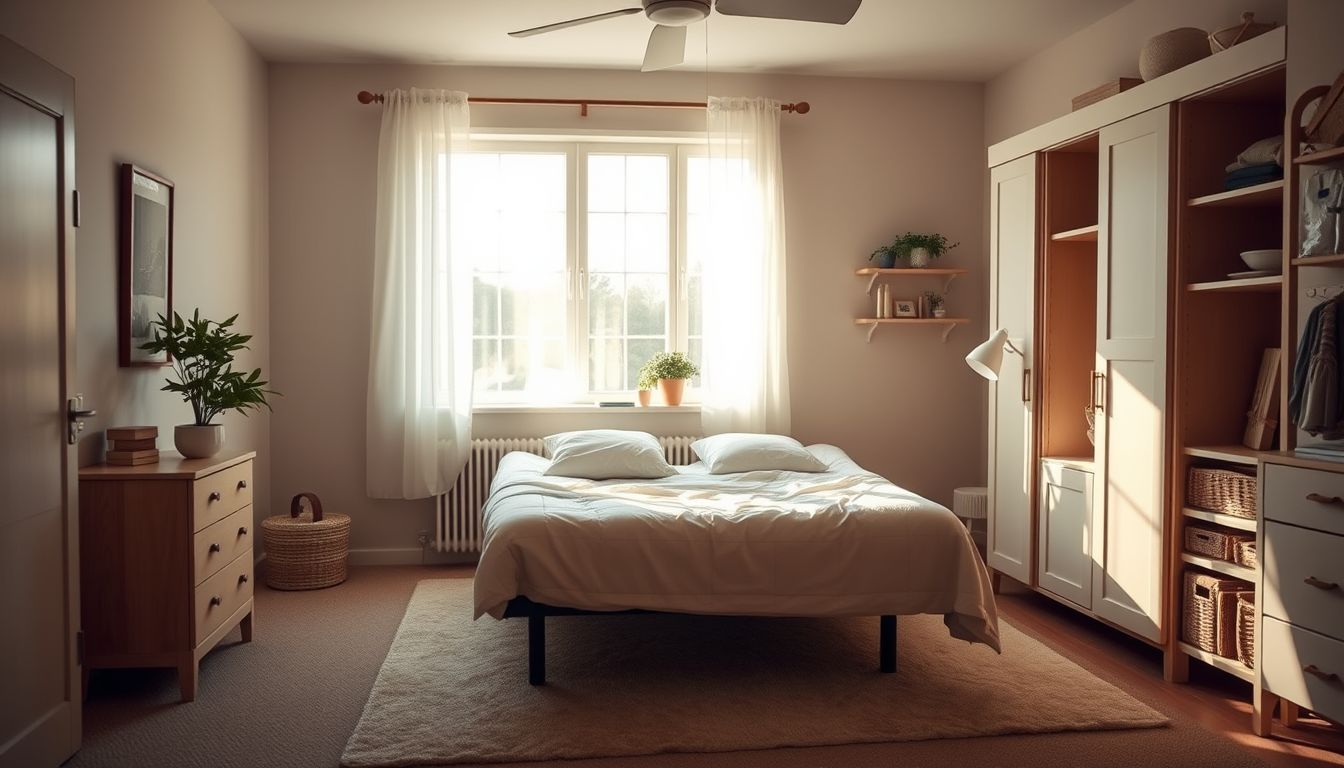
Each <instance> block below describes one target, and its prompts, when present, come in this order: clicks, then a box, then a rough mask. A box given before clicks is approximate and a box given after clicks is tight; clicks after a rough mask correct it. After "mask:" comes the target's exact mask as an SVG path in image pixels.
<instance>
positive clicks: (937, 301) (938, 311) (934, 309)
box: [924, 291, 947, 317]
mask: <svg viewBox="0 0 1344 768" xmlns="http://www.w3.org/2000/svg"><path fill="white" fill-rule="evenodd" d="M945 302H946V299H944V298H943V294H941V293H937V292H935V291H925V292H924V305H925V306H927V307H928V308H929V313H930V314H931V315H933V316H934V317H946V316H947V309H946V308H945V307H944V306H943V305H944V303H945Z"/></svg>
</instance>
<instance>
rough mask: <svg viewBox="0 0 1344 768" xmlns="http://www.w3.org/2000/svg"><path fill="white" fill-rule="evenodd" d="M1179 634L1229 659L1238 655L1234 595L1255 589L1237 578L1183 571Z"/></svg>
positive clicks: (1210, 651)
mask: <svg viewBox="0 0 1344 768" xmlns="http://www.w3.org/2000/svg"><path fill="white" fill-rule="evenodd" d="M1184 592H1185V599H1184V601H1183V603H1184V610H1183V611H1182V612H1181V614H1182V616H1181V636H1182V638H1183V639H1184V640H1185V642H1187V643H1189V644H1191V645H1193V646H1195V647H1196V648H1200V649H1202V650H1205V651H1208V652H1209V653H1216V654H1218V655H1219V656H1224V657H1226V658H1229V659H1235V658H1236V657H1237V633H1236V626H1237V618H1236V617H1237V596H1238V595H1239V594H1241V593H1244V592H1250V593H1252V594H1253V593H1254V592H1255V587H1254V586H1253V585H1251V584H1249V583H1247V582H1245V581H1241V580H1239V579H1228V578H1224V577H1221V576H1214V575H1212V574H1208V573H1203V572H1201V571H1186V572H1185V590H1184Z"/></svg>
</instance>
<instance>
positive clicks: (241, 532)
mask: <svg viewBox="0 0 1344 768" xmlns="http://www.w3.org/2000/svg"><path fill="white" fill-rule="evenodd" d="M238 535H239V536H246V535H247V526H246V525H243V526H239V528H238Z"/></svg>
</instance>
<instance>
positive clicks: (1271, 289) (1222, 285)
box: [1185, 275, 1283, 293]
mask: <svg viewBox="0 0 1344 768" xmlns="http://www.w3.org/2000/svg"><path fill="white" fill-rule="evenodd" d="M1185 289H1186V290H1187V291H1196V292H1198V291H1226V292H1228V293H1278V292H1280V291H1282V290H1283V275H1265V276H1264V277H1243V278H1238V279H1235V280H1213V281H1210V282H1207V283H1190V284H1189V285H1187V286H1186V287H1185Z"/></svg>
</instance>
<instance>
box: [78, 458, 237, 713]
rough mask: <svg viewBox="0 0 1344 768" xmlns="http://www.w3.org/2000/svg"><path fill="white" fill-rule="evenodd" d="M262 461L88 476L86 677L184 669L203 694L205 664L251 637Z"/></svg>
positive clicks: (84, 504)
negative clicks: (121, 670) (222, 648)
mask: <svg viewBox="0 0 1344 768" xmlns="http://www.w3.org/2000/svg"><path fill="white" fill-rule="evenodd" d="M255 457H256V453H254V452H247V453H233V454H227V453H226V454H221V455H220V456H216V457H214V458H210V459H184V458H182V457H181V456H177V455H175V454H164V455H163V457H162V458H161V459H160V461H159V463H157V464H144V465H140V466H135V467H114V466H107V465H98V466H91V467H85V468H83V469H81V470H80V472H79V543H80V564H79V572H80V590H81V595H80V604H81V606H82V616H83V623H84V674H85V683H86V685H87V682H88V673H89V670H90V669H95V668H106V667H177V672H178V683H179V685H180V687H181V689H182V700H183V701H191V700H193V699H195V698H196V677H197V670H198V668H199V665H200V661H201V657H202V656H204V655H205V654H207V653H209V652H210V650H211V649H212V648H214V647H215V645H216V644H218V643H219V641H220V640H221V639H223V638H224V636H225V635H227V634H228V633H229V632H230V631H231V630H232V629H233V628H234V627H235V626H238V625H240V624H241V626H242V633H243V642H250V641H251V640H252V584H253V579H252V537H253V528H254V526H253V523H252V460H253V458H255Z"/></svg>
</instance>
